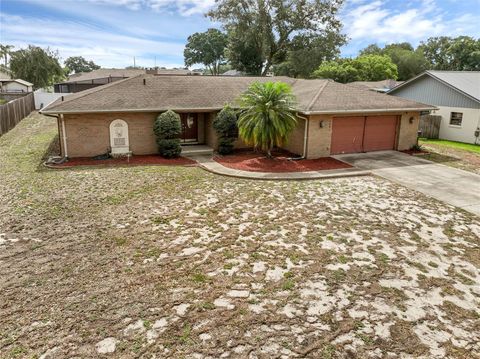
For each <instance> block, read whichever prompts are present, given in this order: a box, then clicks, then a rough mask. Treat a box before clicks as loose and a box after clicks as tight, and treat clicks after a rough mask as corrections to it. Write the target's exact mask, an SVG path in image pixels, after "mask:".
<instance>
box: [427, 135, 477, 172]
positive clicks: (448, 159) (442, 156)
mask: <svg viewBox="0 0 480 359" xmlns="http://www.w3.org/2000/svg"><path fill="white" fill-rule="evenodd" d="M422 147H423V148H424V149H425V150H427V151H429V152H430V153H428V154H426V155H424V156H423V158H425V159H426V160H429V161H433V162H438V163H441V164H444V165H447V166H451V167H456V168H460V169H462V170H465V171H470V172H473V173H477V174H480V154H478V153H475V152H470V151H466V150H463V149H460V148H451V147H447V146H442V145H438V144H434V143H429V142H423V143H422Z"/></svg>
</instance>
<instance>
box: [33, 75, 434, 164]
mask: <svg viewBox="0 0 480 359" xmlns="http://www.w3.org/2000/svg"><path fill="white" fill-rule="evenodd" d="M272 80H273V81H282V82H285V83H288V84H290V85H291V86H292V90H293V93H294V95H295V96H296V99H297V109H298V113H299V116H298V123H297V126H296V128H295V130H294V131H293V132H292V134H291V135H290V139H289V142H288V143H287V144H286V145H285V146H284V148H285V149H287V150H289V151H290V152H292V153H294V154H298V155H302V156H305V157H306V158H320V157H325V156H329V155H331V154H339V153H353V152H366V151H376V150H393V149H396V150H407V149H410V148H411V147H412V146H414V145H415V144H416V140H417V129H418V121H419V114H420V111H429V110H433V109H434V107H433V106H429V105H424V104H421V103H418V102H414V101H410V100H405V99H401V98H398V97H394V96H388V95H384V94H379V93H376V92H372V91H365V90H361V89H356V88H354V87H350V86H347V85H344V84H340V83H336V82H334V81H331V80H304V79H293V78H289V77H274V78H266V77H236V76H232V77H230V76H153V75H140V76H136V77H133V78H129V79H125V80H122V81H117V82H114V83H112V84H109V85H105V86H102V87H97V88H94V89H90V90H86V91H84V92H82V93H77V94H73V95H70V96H65V97H62V98H60V99H58V100H56V101H55V102H53V103H51V104H49V105H48V106H47V107H46V108H44V109H43V110H42V111H41V112H42V113H44V114H48V115H56V116H57V118H58V125H59V132H60V134H59V135H60V143H61V151H62V155H63V156H65V157H90V156H95V155H99V154H102V153H106V152H114V153H118V152H119V151H124V152H128V151H131V152H132V153H133V154H134V155H135V154H139V155H140V154H154V153H158V149H157V144H156V142H155V136H154V133H153V124H154V121H155V119H156V117H157V116H158V115H159V114H160V113H162V112H163V111H166V110H169V109H170V110H173V111H176V112H177V113H179V114H180V116H181V121H182V134H181V141H182V143H183V144H206V145H208V146H210V147H212V148H216V147H217V136H216V134H215V131H214V129H213V126H212V122H213V120H214V118H215V116H216V114H217V112H218V111H219V110H221V109H222V108H223V106H224V105H225V104H235V101H236V99H238V97H239V96H240V95H241V94H242V93H243V92H244V91H245V90H246V89H247V88H248V86H249V85H251V84H252V83H253V82H256V81H259V82H266V81H272ZM235 145H236V147H237V148H239V147H246V146H245V145H244V144H242V142H241V141H240V140H238V141H237V142H236V144H235Z"/></svg>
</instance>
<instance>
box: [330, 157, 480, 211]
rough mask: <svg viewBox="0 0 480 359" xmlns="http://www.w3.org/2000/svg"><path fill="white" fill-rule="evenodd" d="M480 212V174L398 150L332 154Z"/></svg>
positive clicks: (362, 167)
mask: <svg viewBox="0 0 480 359" xmlns="http://www.w3.org/2000/svg"><path fill="white" fill-rule="evenodd" d="M332 157H334V158H336V159H338V160H341V161H344V162H347V163H349V164H351V165H353V166H355V167H357V168H359V169H362V170H370V171H371V172H372V173H374V174H376V175H378V176H381V177H384V178H386V179H389V180H391V181H393V182H397V183H399V184H401V185H404V186H406V187H409V188H412V189H414V190H416V191H419V192H422V193H424V194H426V195H428V196H430V197H433V198H436V199H438V200H440V201H443V202H445V203H448V204H451V205H454V206H457V207H460V208H463V209H464V210H466V211H469V212H471V213H474V214H476V215H479V216H480V175H477V174H475V173H471V172H467V171H463V170H460V169H456V168H452V167H448V166H444V165H441V164H437V163H433V162H430V161H427V160H424V159H422V158H419V157H415V156H410V155H407V154H405V153H401V152H397V151H380V152H369V153H355V154H345V155H336V156H332Z"/></svg>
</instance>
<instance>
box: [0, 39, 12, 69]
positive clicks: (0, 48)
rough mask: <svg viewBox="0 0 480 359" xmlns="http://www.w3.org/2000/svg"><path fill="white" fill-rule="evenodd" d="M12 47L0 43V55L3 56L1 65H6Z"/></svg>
mask: <svg viewBox="0 0 480 359" xmlns="http://www.w3.org/2000/svg"><path fill="white" fill-rule="evenodd" d="M13 48H14V46H13V45H3V44H0V57H3V66H4V67H5V68H7V67H8V57H9V56H10V53H11V52H12V49H13Z"/></svg>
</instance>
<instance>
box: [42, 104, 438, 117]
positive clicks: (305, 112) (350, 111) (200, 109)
mask: <svg viewBox="0 0 480 359" xmlns="http://www.w3.org/2000/svg"><path fill="white" fill-rule="evenodd" d="M221 109H222V107H203V108H181V109H176V108H139V109H125V110H120V109H116V110H115V109H110V110H84V111H61V110H60V111H55V110H47V111H44V110H40V113H41V114H56V115H58V114H72V115H73V114H82V113H111V112H115V113H119V112H163V111H168V110H173V111H177V112H192V111H195V112H210V111H220V110H221ZM432 110H438V108H437V107H433V106H431V107H416V108H415V107H413V108H389V109H388V108H386V109H356V110H325V111H301V110H299V111H298V112H299V113H301V114H304V115H325V114H327V115H333V114H342V113H359V112H404V111H432Z"/></svg>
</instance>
